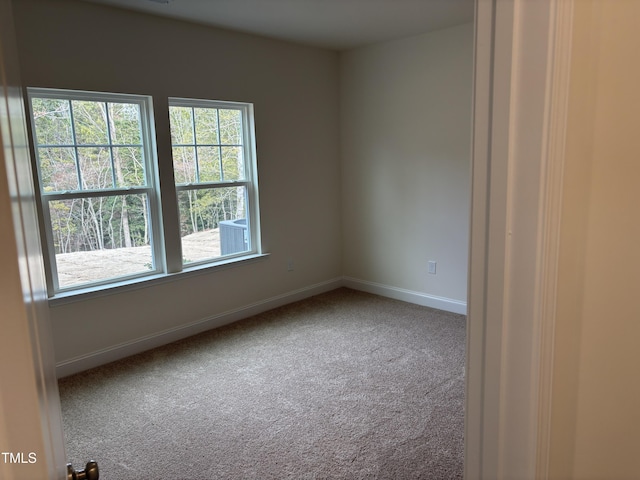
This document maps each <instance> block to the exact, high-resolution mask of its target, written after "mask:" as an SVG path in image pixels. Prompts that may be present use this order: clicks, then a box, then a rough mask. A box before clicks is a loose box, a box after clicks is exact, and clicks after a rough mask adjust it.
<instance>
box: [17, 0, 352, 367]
mask: <svg viewBox="0 0 640 480" xmlns="http://www.w3.org/2000/svg"><path fill="white" fill-rule="evenodd" d="M14 10H15V22H16V30H17V40H18V47H19V56H20V61H21V73H22V80H23V84H24V85H25V86H37V87H55V88H71V89H82V90H97V91H108V92H109V91H111V92H124V93H138V94H147V95H152V96H153V97H154V102H155V103H154V108H155V114H156V122H157V125H156V129H157V135H158V153H159V161H160V163H161V164H162V163H163V162H171V156H170V143H169V135H168V131H169V127H168V116H167V115H166V113H165V114H163V112H166V111H167V109H166V98H167V97H169V96H177V97H193V98H212V99H219V100H235V101H244V102H252V103H254V105H255V115H256V142H257V151H258V175H259V180H260V207H261V218H262V226H263V230H262V238H263V246H264V250H265V251H266V252H268V253H270V254H271V255H270V257H269V258H268V259H265V260H261V261H257V262H254V263H251V264H248V265H243V266H239V267H235V268H227V269H224V270H220V271H215V272H212V273H208V274H204V275H200V276H198V277H191V278H188V279H176V280H175V281H173V282H171V283H166V284H163V285H159V286H154V287H150V288H143V289H139V290H135V291H131V292H128V293H124V294H119V295H115V296H106V297H101V298H97V299H92V300H86V301H79V302H75V303H70V304H65V305H61V306H55V307H53V308H51V320H52V323H53V328H54V343H55V350H56V354H57V361H58V362H68V361H70V360H72V359H74V358H78V357H82V356H85V355H88V354H91V353H94V352H98V351H101V350H109V349H111V348H114V347H117V346H119V345H120V346H122V345H123V344H126V343H128V342H131V341H135V340H136V339H142V338H148V337H150V336H153V335H156V334H158V333H159V332H163V331H168V330H175V329H179V328H180V327H183V326H185V325H188V324H191V323H193V322H198V321H200V320H203V319H208V318H211V317H215V316H216V315H219V314H221V313H224V312H227V311H230V310H235V309H239V308H242V307H244V306H247V305H252V304H254V303H256V302H262V301H264V300H266V299H270V298H273V297H278V296H281V295H286V294H287V293H288V292H292V291H296V290H299V289H304V288H307V287H309V286H312V285H316V284H319V283H320V284H323V283H324V282H331V281H332V280H334V279H336V278H338V279H339V277H340V275H341V264H340V261H341V226H340V181H339V179H340V169H339V149H338V129H337V121H336V119H337V118H338V55H337V53H335V52H330V51H327V50H322V49H314V48H307V47H301V46H296V45H292V44H288V43H285V42H278V41H273V40H267V39H264V38H260V37H255V36H249V35H242V34H237V33H232V32H228V31H224V30H217V29H212V28H205V27H201V26H197V25H193V24H189V23H183V22H178V21H172V20H168V19H163V18H160V17H152V16H144V15H140V14H136V13H128V12H125V11H122V10H118V9H112V8H107V7H102V6H97V5H93V4H89V3H85V2H77V1H69V0H60V1H58V0H47V1H43V0H19V1H16V2H14ZM288 257H291V258H292V259H293V260H294V262H295V270H294V271H293V272H288V271H287V269H286V260H287V258H288ZM338 281H339V280H338ZM214 323H215V322H214ZM123 353H126V352H124V351H123Z"/></svg>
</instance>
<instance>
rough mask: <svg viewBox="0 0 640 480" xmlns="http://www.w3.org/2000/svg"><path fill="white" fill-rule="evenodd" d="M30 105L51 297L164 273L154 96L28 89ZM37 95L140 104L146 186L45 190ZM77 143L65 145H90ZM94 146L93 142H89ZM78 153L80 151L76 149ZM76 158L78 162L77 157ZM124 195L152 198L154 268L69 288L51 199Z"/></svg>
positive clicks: (151, 222)
mask: <svg viewBox="0 0 640 480" xmlns="http://www.w3.org/2000/svg"><path fill="white" fill-rule="evenodd" d="M27 98H28V107H29V113H30V121H31V130H32V138H33V146H34V148H33V151H34V162H35V165H34V171H36V172H37V179H38V191H39V192H40V205H39V206H40V211H41V213H42V219H41V224H40V228H41V229H42V230H43V231H44V238H45V239H46V248H45V249H43V250H44V253H45V255H44V257H45V259H44V260H45V267H46V269H47V272H48V275H47V289H48V291H49V295H50V296H55V295H59V294H64V293H67V292H74V291H78V290H85V289H87V288H89V289H95V288H99V287H103V286H109V285H112V284H115V283H121V282H123V281H127V280H133V279H139V278H144V277H148V276H152V275H157V274H159V273H162V272H164V271H165V270H166V269H165V261H164V258H165V255H164V251H163V242H162V234H161V232H162V216H161V214H160V197H159V182H158V174H157V169H156V165H157V157H156V144H155V130H154V123H153V103H152V98H151V97H149V96H144V95H131V94H120V93H105V92H87V91H79V90H62V89H51V88H31V87H30V88H27ZM33 98H48V99H56V100H67V101H73V100H80V101H91V102H101V103H102V102H107V103H109V102H113V103H129V104H136V105H138V106H139V107H140V125H141V132H140V133H141V141H142V151H143V156H144V165H145V183H146V185H145V186H132V187H124V188H115V187H114V188H109V189H91V190H83V189H82V186H81V185H79V186H78V190H73V191H66V192H54V193H48V192H45V191H44V188H43V181H42V174H41V168H40V160H39V146H38V143H37V136H36V127H35V122H34V112H33V103H32V99H33ZM71 122H72V125H74V119H73V114H72V113H71ZM73 137H74V138H73V143H72V144H69V145H65V147H70V148H74V150H77V148H78V147H79V146H81V147H85V146H87V145H79V144H78V142H77V140H76V139H75V134H74V135H73ZM109 142H110V143H109V148H113V145H114V144H112V143H111V139H109ZM89 146H90V145H89ZM76 155H77V151H76ZM76 161H78V160H77V159H76ZM122 195H146V196H147V198H148V209H149V211H148V215H149V222H150V225H151V228H150V229H149V237H150V238H149V243H150V245H151V255H152V267H151V269H150V270H149V271H143V272H140V273H134V274H130V275H122V276H118V277H114V278H105V279H103V280H97V281H95V282H87V283H82V284H78V285H71V286H68V287H61V286H60V282H59V279H58V269H57V263H56V253H55V246H54V238H53V232H52V229H51V216H50V211H49V202H50V201H54V200H69V199H78V198H91V197H93V198H96V197H105V196H122Z"/></svg>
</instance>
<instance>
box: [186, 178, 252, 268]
mask: <svg viewBox="0 0 640 480" xmlns="http://www.w3.org/2000/svg"><path fill="white" fill-rule="evenodd" d="M178 206H179V210H180V236H181V238H182V256H183V259H182V261H183V263H184V264H189V263H197V262H202V261H209V260H213V259H216V258H220V257H225V256H231V255H237V254H241V253H244V252H248V251H250V250H251V240H250V238H251V236H250V234H249V225H248V222H247V214H248V212H247V187H245V186H240V187H212V188H182V189H180V190H179V191H178Z"/></svg>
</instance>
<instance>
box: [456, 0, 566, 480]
mask: <svg viewBox="0 0 640 480" xmlns="http://www.w3.org/2000/svg"><path fill="white" fill-rule="evenodd" d="M572 21H573V0H536V1H531V0H478V1H477V3H476V38H475V48H476V51H475V68H474V73H475V76H474V123H473V125H474V127H473V170H472V206H471V241H470V265H469V299H468V331H467V332H468V340H467V341H468V346H467V399H466V402H467V403H466V431H465V478H466V479H467V480H471V479H480V478H483V479H513V478H518V479H544V478H548V474H549V473H548V449H549V431H550V418H551V381H552V371H553V368H552V367H553V332H554V330H555V292H556V276H557V263H558V239H559V233H560V206H561V197H562V173H563V159H564V139H565V125H566V109H567V100H568V92H569V65H570V60H571V26H572Z"/></svg>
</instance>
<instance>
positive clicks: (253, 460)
mask: <svg viewBox="0 0 640 480" xmlns="http://www.w3.org/2000/svg"><path fill="white" fill-rule="evenodd" d="M464 356H465V317H464V316H462V315H456V314H452V313H446V312H441V311H438V310H433V309H430V308H426V307H420V306H416V305H412V304H407V303H403V302H399V301H395V300H389V299H386V298H382V297H378V296H375V295H369V294H366V293H361V292H356V291H353V290H348V289H339V290H335V291H333V292H329V293H326V294H323V295H319V296H316V297H313V298H311V299H308V300H304V301H301V302H298V303H295V304H292V305H288V306H286V307H282V308H278V309H276V310H272V311H270V312H266V313H264V314H261V315H257V316H255V317H252V318H250V319H247V320H244V321H242V322H238V323H235V324H233V325H229V326H227V327H223V328H220V329H217V330H213V331H211V332H207V333H206V334H203V335H199V336H196V337H192V338H190V339H187V340H184V341H181V342H177V343H174V344H172V345H168V346H166V347H161V348H158V349H155V350H152V351H150V352H147V353H143V354H140V355H137V356H134V357H130V358H128V359H125V360H122V361H119V362H116V363H113V364H110V365H106V366H104V367H100V368H97V369H94V370H91V371H88V372H84V373H80V374H77V375H74V376H72V377H67V378H65V379H62V380H61V381H60V394H61V400H62V408H63V418H64V426H65V433H66V436H67V444H68V447H67V451H68V456H69V460H70V461H71V462H73V463H74V466H75V467H76V468H81V467H82V466H83V465H84V463H86V461H87V460H89V459H95V460H96V461H98V463H99V465H100V471H101V472H100V473H101V474H100V478H101V479H102V480H130V479H134V478H144V479H147V480H182V479H185V480H186V479H189V480H214V479H396V480H402V479H430V480H438V479H443V480H445V479H446V480H451V479H458V478H462V469H463V423H464V414H463V403H464V402H463V398H464Z"/></svg>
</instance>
